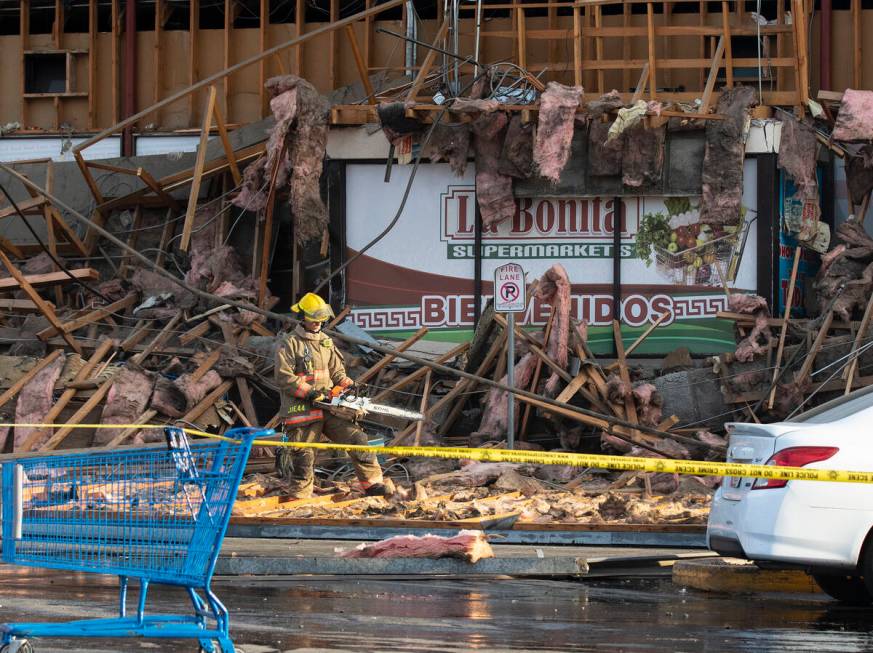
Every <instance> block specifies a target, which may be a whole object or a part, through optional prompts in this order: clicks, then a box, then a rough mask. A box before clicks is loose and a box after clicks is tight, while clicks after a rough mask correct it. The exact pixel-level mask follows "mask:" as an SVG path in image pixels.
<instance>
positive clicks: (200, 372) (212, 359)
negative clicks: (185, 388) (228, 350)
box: [191, 349, 221, 381]
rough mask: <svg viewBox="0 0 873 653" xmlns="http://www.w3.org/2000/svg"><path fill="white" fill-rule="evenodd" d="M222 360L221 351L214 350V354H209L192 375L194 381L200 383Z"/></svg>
mask: <svg viewBox="0 0 873 653" xmlns="http://www.w3.org/2000/svg"><path fill="white" fill-rule="evenodd" d="M220 358H221V350H220V349H213V350H212V353H211V354H209V356H207V357H206V358H204V359H203V362H202V363H200V365H198V366H197V369H196V370H194V371H193V372H192V373H191V380H192V381H199V380H200V379H202V378H203V377H204V376H205V375H206V373H207V372H208V371H209V370H211V369H212V366H213V365H215V364H216V363H217V362H218V359H220Z"/></svg>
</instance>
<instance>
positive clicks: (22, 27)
mask: <svg viewBox="0 0 873 653" xmlns="http://www.w3.org/2000/svg"><path fill="white" fill-rule="evenodd" d="M92 2H96V0H92ZM18 11H19V17H18V30H19V31H18V34H19V37H18V57H19V59H18V60H19V62H20V68H19V70H20V71H21V73H20V77H19V85H18V90H19V93H20V95H19V103H20V104H19V112H20V114H21V124H22V125H24V126H27V118H28V116H27V99H26V97H25V96H26V95H27V87H26V86H25V79H24V71H25V70H27V62H26V61H25V54H24V52H25V51H26V50H27V49H28V47H29V44H30V0H20V3H19V9H18Z"/></svg>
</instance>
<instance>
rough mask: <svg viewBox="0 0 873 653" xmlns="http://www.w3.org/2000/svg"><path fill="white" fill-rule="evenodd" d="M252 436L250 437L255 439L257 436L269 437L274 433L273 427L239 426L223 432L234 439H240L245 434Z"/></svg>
mask: <svg viewBox="0 0 873 653" xmlns="http://www.w3.org/2000/svg"><path fill="white" fill-rule="evenodd" d="M249 435H250V436H252V439H254V440H257V439H258V438H270V437H273V436H274V435H276V431H275V430H273V429H266V428H260V427H257V426H240V427H238V428H235V429H230V430H229V431H228V432H227V433H225V434H224V436H225V437H227V438H233V439H235V440H242V439H244V438H245V437H246V436H249Z"/></svg>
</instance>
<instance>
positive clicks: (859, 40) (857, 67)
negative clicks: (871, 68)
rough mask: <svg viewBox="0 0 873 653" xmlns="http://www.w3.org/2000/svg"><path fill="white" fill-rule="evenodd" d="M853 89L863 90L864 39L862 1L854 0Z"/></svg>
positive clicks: (852, 6) (852, 8)
mask: <svg viewBox="0 0 873 653" xmlns="http://www.w3.org/2000/svg"><path fill="white" fill-rule="evenodd" d="M851 10H852V88H861V83H862V74H861V71H862V68H861V62H862V61H863V58H862V52H863V50H864V37H863V32H862V29H861V0H852V5H851Z"/></svg>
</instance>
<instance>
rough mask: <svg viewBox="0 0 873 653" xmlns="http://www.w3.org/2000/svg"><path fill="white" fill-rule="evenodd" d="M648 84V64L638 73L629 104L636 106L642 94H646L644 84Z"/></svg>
mask: <svg viewBox="0 0 873 653" xmlns="http://www.w3.org/2000/svg"><path fill="white" fill-rule="evenodd" d="M648 83H649V63H648V62H646V63H644V64H643V69H642V71H640V78H639V80H637V86H636V88H635V89H634V95H633V97H632V98H631V104H636V103H637V102H639V101H640V100H642V99H643V94H644V93H645V92H646V84H648Z"/></svg>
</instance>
